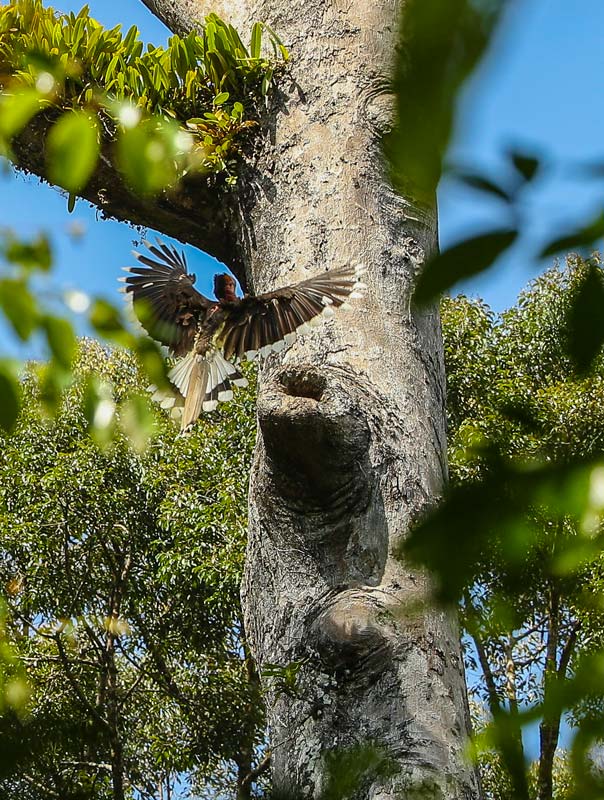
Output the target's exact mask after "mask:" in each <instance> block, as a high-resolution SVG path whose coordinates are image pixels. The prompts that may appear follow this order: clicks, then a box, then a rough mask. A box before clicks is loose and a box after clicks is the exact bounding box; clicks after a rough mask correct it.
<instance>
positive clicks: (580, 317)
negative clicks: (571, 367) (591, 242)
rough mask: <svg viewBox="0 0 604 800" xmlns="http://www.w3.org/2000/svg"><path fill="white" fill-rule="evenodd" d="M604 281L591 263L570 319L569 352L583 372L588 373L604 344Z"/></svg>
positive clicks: (578, 368)
mask: <svg viewBox="0 0 604 800" xmlns="http://www.w3.org/2000/svg"><path fill="white" fill-rule="evenodd" d="M603 309H604V282H603V280H602V273H601V271H600V269H598V267H597V266H596V265H595V264H589V266H588V270H587V273H586V274H585V276H584V277H583V279H582V281H581V285H580V287H579V291H578V292H577V294H576V295H575V297H574V298H573V301H572V305H571V308H570V311H569V316H568V349H569V355H570V357H571V358H572V360H573V361H574V363H575V365H576V367H577V370H578V371H579V372H580V373H585V372H588V371H589V369H590V367H591V365H592V364H593V362H594V359H595V358H596V356H597V355H598V354H599V353H600V351H601V349H602V345H603V344H604V313H603Z"/></svg>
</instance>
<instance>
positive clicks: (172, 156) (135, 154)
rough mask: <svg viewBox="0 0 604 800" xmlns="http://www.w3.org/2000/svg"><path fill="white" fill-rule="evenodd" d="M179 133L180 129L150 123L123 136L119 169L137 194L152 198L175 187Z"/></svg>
mask: <svg viewBox="0 0 604 800" xmlns="http://www.w3.org/2000/svg"><path fill="white" fill-rule="evenodd" d="M178 132H179V131H178V126H173V125H169V124H167V123H166V124H162V125H158V124H157V123H156V122H154V121H152V120H147V121H146V122H143V123H141V124H140V125H138V126H137V127H135V128H130V129H128V130H126V131H124V132H123V134H122V135H121V136H120V138H119V140H118V145H117V147H118V150H117V152H118V159H119V165H120V169H121V170H122V172H123V173H124V175H125V177H126V179H127V181H128V183H129V184H130V185H131V186H132V188H133V189H135V190H136V191H137V192H140V193H141V194H143V195H153V194H157V193H158V192H160V191H161V190H162V189H165V188H166V187H168V186H171V185H172V184H174V183H175V181H176V179H177V176H178V167H177V158H178V154H179V152H178V143H177V139H176V137H177V134H178Z"/></svg>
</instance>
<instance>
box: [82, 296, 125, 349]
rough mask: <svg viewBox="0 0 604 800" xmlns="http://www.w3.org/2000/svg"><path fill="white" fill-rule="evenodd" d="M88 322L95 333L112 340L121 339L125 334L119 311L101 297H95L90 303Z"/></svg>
mask: <svg viewBox="0 0 604 800" xmlns="http://www.w3.org/2000/svg"><path fill="white" fill-rule="evenodd" d="M90 324H91V325H92V327H93V328H94V329H95V331H96V332H97V333H100V334H101V335H102V336H106V337H107V338H109V339H113V340H114V341H120V340H122V338H123V335H124V334H126V331H125V329H124V325H123V323H122V319H121V316H120V313H119V311H118V310H117V309H116V308H115V307H114V306H113V305H111V303H109V302H107V300H103V299H102V298H97V299H96V300H95V301H94V302H93V304H92V308H91V309H90ZM126 335H127V334H126ZM127 341H129V340H127Z"/></svg>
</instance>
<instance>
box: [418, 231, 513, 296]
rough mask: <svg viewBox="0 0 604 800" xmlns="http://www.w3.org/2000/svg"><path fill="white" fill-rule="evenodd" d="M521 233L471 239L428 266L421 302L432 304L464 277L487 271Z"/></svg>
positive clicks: (421, 284)
mask: <svg viewBox="0 0 604 800" xmlns="http://www.w3.org/2000/svg"><path fill="white" fill-rule="evenodd" d="M517 236H518V232H517V231H515V230H500V231H493V232H491V233H486V234H483V235H481V236H476V237H474V238H473V239H467V240H466V241H465V242H461V243H460V244H457V245H454V246H453V247H451V248H449V250H445V252H444V253H441V254H440V255H437V256H436V257H435V258H433V259H432V260H431V261H429V262H428V263H427V264H426V267H425V268H424V270H423V272H422V273H421V275H420V277H419V280H418V282H417V286H416V289H415V295H414V297H415V300H416V302H418V303H429V302H431V301H432V300H434V298H436V297H437V296H438V295H439V294H440V293H441V292H444V291H445V290H446V289H449V288H450V287H451V286H453V284H455V283H457V281H459V280H461V279H462V278H469V277H470V276H471V275H476V274H478V273H479V272H483V271H484V270H485V269H487V268H488V267H490V266H491V264H493V262H494V261H495V260H496V259H497V258H498V257H499V256H500V255H501V254H502V253H503V252H504V251H505V250H507V248H508V247H510V246H511V245H512V244H513V243H514V241H515V240H516V237H517Z"/></svg>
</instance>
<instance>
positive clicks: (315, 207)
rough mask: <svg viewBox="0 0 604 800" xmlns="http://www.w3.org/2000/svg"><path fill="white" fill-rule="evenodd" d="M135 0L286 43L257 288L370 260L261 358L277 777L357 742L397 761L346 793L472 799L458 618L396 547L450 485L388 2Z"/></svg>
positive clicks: (258, 532) (319, 786) (304, 771)
mask: <svg viewBox="0 0 604 800" xmlns="http://www.w3.org/2000/svg"><path fill="white" fill-rule="evenodd" d="M145 2H146V4H147V5H148V6H149V7H150V8H151V9H152V10H154V12H155V13H158V14H159V16H161V17H162V18H163V19H164V21H165V22H166V23H167V24H168V25H169V26H170V27H172V28H173V29H175V30H179V31H181V32H184V31H186V30H187V29H188V28H189V26H190V25H191V22H192V20H193V19H195V18H196V19H201V18H202V17H203V16H204V15H205V14H206V13H208V12H209V11H216V12H217V13H218V14H219V15H221V16H223V17H225V18H228V19H229V20H230V21H231V22H232V23H233V24H234V25H236V26H237V27H238V28H239V29H241V30H242V31H243V30H246V29H247V30H249V27H250V25H251V23H252V22H253V21H255V20H261V21H266V22H268V23H269V24H270V25H271V26H272V27H273V28H274V29H275V30H276V31H278V32H279V35H280V36H281V37H282V38H283V39H284V41H285V43H286V44H287V46H288V47H289V48H290V51H291V53H292V59H293V61H292V66H291V72H290V78H289V80H288V79H286V80H285V81H283V82H282V85H281V95H280V97H279V98H278V100H277V102H276V104H275V106H274V107H273V108H272V109H270V110H269V114H268V119H267V123H268V124H267V134H266V139H265V141H264V143H263V146H262V147H260V148H259V150H260V152H259V153H258V157H257V160H256V161H255V163H254V164H253V168H252V167H250V170H249V174H248V175H247V176H246V179H245V180H242V182H241V192H240V203H241V206H240V208H241V218H242V227H241V229H240V231H239V232H238V236H239V246H240V247H241V248H242V250H243V251H244V252H245V260H246V262H247V267H248V270H249V275H250V283H251V284H252V286H253V287H254V289H255V290H257V291H261V290H266V289H268V288H271V287H274V286H277V285H279V284H284V283H288V282H290V281H292V280H297V279H301V278H303V277H307V276H308V275H309V274H312V273H315V272H317V271H319V270H323V269H325V268H326V267H330V268H333V267H338V266H340V265H342V264H344V263H346V262H348V261H352V262H363V263H365V264H367V266H368V268H369V273H368V279H367V282H368V284H369V287H370V288H369V297H368V298H367V299H366V301H365V302H364V303H363V305H362V307H360V308H359V309H357V310H355V311H354V312H353V313H352V314H351V315H350V316H348V317H346V316H343V315H340V317H339V318H338V319H336V320H335V321H333V322H330V323H329V324H326V325H325V326H323V327H322V328H320V329H319V330H317V331H316V332H315V333H313V334H312V335H310V336H308V337H305V338H304V340H303V341H302V342H299V343H298V344H297V345H296V346H295V347H294V348H293V349H292V350H290V351H289V352H288V353H287V354H286V355H285V356H284V357H277V356H273V357H272V358H271V360H270V361H269V363H268V364H267V366H266V367H265V370H264V376H263V381H262V388H261V391H260V397H259V402H258V415H259V427H260V435H259V439H258V445H257V451H256V458H255V464H254V469H253V474H252V478H251V487H250V489H251V491H250V538H249V546H248V558H247V568H246V575H245V581H244V586H243V593H242V597H243V602H244V607H245V616H246V630H247V634H248V637H249V640H250V645H251V648H252V650H253V652H254V655H255V657H256V659H257V660H258V663H259V665H260V669H262V666H263V665H265V664H267V663H269V664H279V665H283V666H286V665H288V664H291V663H292V662H298V663H299V664H300V668H299V673H298V682H297V691H296V692H295V693H293V694H292V693H286V692H283V691H279V690H278V688H275V686H274V685H273V689H272V691H270V692H269V709H268V716H269V723H270V727H271V748H272V751H273V762H272V771H273V783H274V788H275V790H276V791H277V792H278V793H282V794H284V795H287V796H290V797H291V796H304V797H318V796H319V795H320V794H321V792H322V791H324V790H325V789H326V788H327V784H328V775H327V769H326V762H325V758H324V756H325V753H326V752H327V751H329V750H332V749H334V748H346V747H351V746H354V745H358V744H363V743H367V742H372V743H374V744H376V745H378V746H381V747H382V748H383V749H384V752H385V753H386V754H387V756H388V757H389V758H391V759H392V763H393V765H394V769H393V770H391V771H389V772H388V774H385V775H384V774H382V775H381V776H380V775H377V774H376V775H373V776H368V777H367V779H366V780H365V781H364V783H362V784H361V786H360V788H359V791H358V796H362V797H372V798H375V797H380V798H381V797H384V798H385V797H394V796H397V797H411V796H413V797H415V796H418V795H417V794H416V792H417V791H420V792H421V789H423V790H425V795H422V796H426V797H430V798H440V797H442V798H475V797H477V796H478V794H479V792H478V787H477V782H476V777H475V773H474V771H473V769H472V768H470V767H469V766H468V765H467V764H466V763H465V762H464V758H463V749H464V742H465V737H466V735H467V730H468V720H467V705H466V698H465V685H464V675H463V666H462V661H461V655H460V648H459V637H458V631H457V628H456V624H455V620H453V619H452V618H450V617H448V616H446V615H444V614H442V613H439V612H437V611H431V610H426V608H425V607H422V605H421V601H422V600H423V599H425V597H426V594H427V589H428V586H427V580H426V578H425V576H423V575H420V574H418V573H417V572H416V571H414V570H412V569H410V568H408V567H407V566H405V565H404V564H401V563H400V562H399V561H398V560H396V559H395V558H393V555H392V554H393V550H394V549H395V548H396V546H397V544H398V543H399V542H400V540H401V539H402V538H404V537H405V535H406V533H407V531H408V529H409V525H410V524H411V523H412V522H413V521H414V520H415V519H417V518H418V516H420V515H421V514H422V513H424V512H425V511H426V509H427V508H428V507H430V506H431V505H432V504H433V503H434V501H435V499H436V498H437V497H438V496H439V494H440V493H441V491H442V486H443V483H444V481H445V479H446V464H445V447H446V442H445V430H444V374H443V363H442V353H441V341H440V330H439V322H438V318H437V315H436V314H435V313H433V312H421V313H420V312H418V311H417V310H416V309H414V308H413V307H412V305H411V302H410V294H411V288H412V284H413V279H414V277H415V275H416V272H417V269H418V267H419V266H420V265H421V263H422V261H423V260H424V259H425V257H426V256H427V255H428V254H430V253H431V252H432V251H433V250H434V248H435V247H436V239H437V234H436V216H435V211H434V210H433V209H429V210H426V209H425V208H415V207H414V206H413V204H412V203H410V202H406V201H405V200H404V199H402V198H400V197H399V196H397V195H395V194H394V193H393V192H392V191H391V190H390V188H389V187H388V184H387V181H386V180H385V176H384V168H383V164H382V159H381V156H380V148H379V139H380V135H381V134H382V133H383V132H384V129H385V127H386V126H387V124H388V119H389V108H390V103H389V98H388V95H387V94H386V93H385V92H384V86H385V85H386V77H387V75H388V72H389V63H390V62H391V60H392V58H393V55H394V48H395V44H396V41H397V21H398V18H399V12H400V3H399V2H398V0H374V2H371V3H368V2H367V0H256V1H255V2H254V0H249V2H245V0H222V2H221V1H220V0H213V1H212V2H203V1H199V2H195V1H194V0H171V2H169V3H165V2H162V0H145ZM267 686H268V687H269V688H270V686H271V683H270V681H267Z"/></svg>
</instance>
